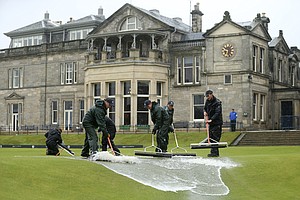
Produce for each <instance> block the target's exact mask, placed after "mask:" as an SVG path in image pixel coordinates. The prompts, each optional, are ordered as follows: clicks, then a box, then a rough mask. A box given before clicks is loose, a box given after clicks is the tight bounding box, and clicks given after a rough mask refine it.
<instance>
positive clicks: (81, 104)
mask: <svg viewBox="0 0 300 200" xmlns="http://www.w3.org/2000/svg"><path fill="white" fill-rule="evenodd" d="M84 114H85V113H84V100H79V124H82V121H83V118H84Z"/></svg>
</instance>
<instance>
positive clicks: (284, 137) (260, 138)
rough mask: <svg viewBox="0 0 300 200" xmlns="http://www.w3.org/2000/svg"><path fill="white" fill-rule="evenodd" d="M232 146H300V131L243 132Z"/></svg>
mask: <svg viewBox="0 0 300 200" xmlns="http://www.w3.org/2000/svg"><path fill="white" fill-rule="evenodd" d="M231 145H238V146H277V145H300V131H299V130H298V131H248V132H241V134H240V136H239V137H237V138H236V139H235V140H234V141H233V142H232V144H231Z"/></svg>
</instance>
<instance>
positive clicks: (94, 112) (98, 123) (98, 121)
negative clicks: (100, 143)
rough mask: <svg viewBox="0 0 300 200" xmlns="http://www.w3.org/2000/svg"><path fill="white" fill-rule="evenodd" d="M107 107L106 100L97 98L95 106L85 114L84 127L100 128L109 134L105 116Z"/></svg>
mask: <svg viewBox="0 0 300 200" xmlns="http://www.w3.org/2000/svg"><path fill="white" fill-rule="evenodd" d="M106 114H107V108H106V107H105V103H104V100H97V101H96V103H95V106H93V107H91V109H90V110H89V111H88V112H87V113H86V114H85V115H84V118H83V122H82V124H83V127H93V128H95V129H96V128H98V127H99V130H100V131H102V133H104V134H107V129H106V121H105V116H106Z"/></svg>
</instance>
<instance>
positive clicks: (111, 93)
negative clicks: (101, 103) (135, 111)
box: [108, 82, 116, 121]
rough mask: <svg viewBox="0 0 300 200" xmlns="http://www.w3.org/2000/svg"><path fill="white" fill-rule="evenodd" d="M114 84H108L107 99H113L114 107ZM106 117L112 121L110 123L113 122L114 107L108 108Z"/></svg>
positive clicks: (114, 115) (114, 116)
mask: <svg viewBox="0 0 300 200" xmlns="http://www.w3.org/2000/svg"><path fill="white" fill-rule="evenodd" d="M115 95H116V82H110V83H108V97H109V98H111V99H113V101H114V103H115V105H116V102H115V100H116V98H115ZM108 116H109V117H110V118H111V119H112V121H115V118H116V107H115V106H112V107H111V108H109V110H108Z"/></svg>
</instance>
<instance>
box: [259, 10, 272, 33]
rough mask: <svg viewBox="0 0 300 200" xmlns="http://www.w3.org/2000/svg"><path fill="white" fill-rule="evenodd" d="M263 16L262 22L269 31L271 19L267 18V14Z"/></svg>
mask: <svg viewBox="0 0 300 200" xmlns="http://www.w3.org/2000/svg"><path fill="white" fill-rule="evenodd" d="M261 15H262V17H261V22H262V24H263V26H264V27H265V28H266V29H267V31H268V24H269V23H270V19H269V18H268V17H266V13H262V14H261Z"/></svg>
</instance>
